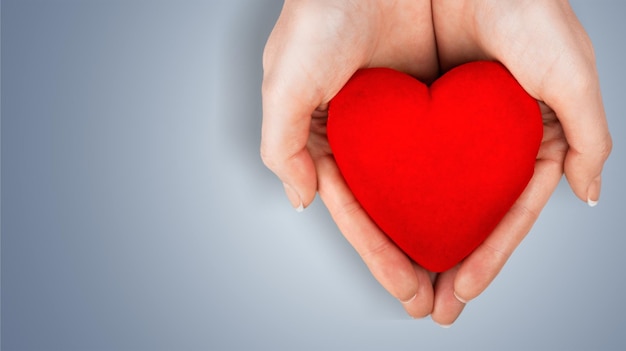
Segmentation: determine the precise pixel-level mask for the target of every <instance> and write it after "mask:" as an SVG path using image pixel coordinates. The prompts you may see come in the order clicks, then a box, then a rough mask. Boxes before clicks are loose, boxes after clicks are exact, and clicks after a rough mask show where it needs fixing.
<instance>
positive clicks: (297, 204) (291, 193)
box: [283, 183, 304, 212]
mask: <svg viewBox="0 0 626 351" xmlns="http://www.w3.org/2000/svg"><path fill="white" fill-rule="evenodd" d="M283 186H284V187H285V193H286V194H287V198H288V199H289V202H291V206H293V208H295V209H296V212H302V211H303V210H304V205H303V204H302V200H301V199H300V195H299V194H298V192H296V190H295V189H294V188H293V187H291V185H289V184H287V183H283Z"/></svg>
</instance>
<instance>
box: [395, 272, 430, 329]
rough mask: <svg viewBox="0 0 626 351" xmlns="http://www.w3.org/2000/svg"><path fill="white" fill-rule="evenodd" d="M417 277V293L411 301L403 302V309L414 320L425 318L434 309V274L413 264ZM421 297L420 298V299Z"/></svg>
mask: <svg viewBox="0 0 626 351" xmlns="http://www.w3.org/2000/svg"><path fill="white" fill-rule="evenodd" d="M412 265H413V269H414V270H415V276H416V277H417V281H418V285H417V293H416V294H415V295H414V297H413V298H412V299H411V300H409V301H402V307H404V310H405V311H406V312H407V313H408V314H409V315H410V316H411V317H413V318H424V317H426V316H428V315H429V314H430V313H431V311H432V309H433V297H434V292H433V282H434V279H433V277H432V273H431V272H428V271H427V270H426V269H424V268H423V267H421V266H420V265H418V264H417V263H415V262H412ZM418 297H419V298H418Z"/></svg>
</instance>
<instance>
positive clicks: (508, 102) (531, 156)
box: [328, 61, 543, 272]
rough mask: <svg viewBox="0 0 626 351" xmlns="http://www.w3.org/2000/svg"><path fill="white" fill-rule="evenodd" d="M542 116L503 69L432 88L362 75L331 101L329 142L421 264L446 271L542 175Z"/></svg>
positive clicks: (380, 221)
mask: <svg viewBox="0 0 626 351" xmlns="http://www.w3.org/2000/svg"><path fill="white" fill-rule="evenodd" d="M542 136H543V123H542V118H541V112H540V110H539V106H538V104H537V102H536V101H535V99H533V98H532V97H531V96H530V95H528V94H527V93H526V92H525V91H524V89H523V88H522V87H521V86H520V85H519V84H518V82H517V81H516V80H515V78H513V76H512V75H511V74H510V73H509V72H508V71H507V70H506V68H504V66H502V65H501V64H499V63H496V62H486V61H481V62H473V63H468V64H465V65H462V66H459V67H457V68H454V69H453V70H451V71H449V72H448V73H446V74H445V75H443V76H442V77H441V78H439V79H438V80H437V81H436V82H435V83H433V84H432V85H431V87H430V88H429V87H427V86H426V85H424V84H423V83H421V82H419V81H418V80H416V79H414V78H412V77H411V76H408V75H406V74H404V73H400V72H397V71H394V70H391V69H387V68H372V69H366V70H360V71H358V72H357V73H356V74H355V75H354V76H353V77H352V78H351V79H350V81H349V82H348V83H347V84H346V85H345V86H344V87H343V89H342V90H341V91H340V92H339V93H338V94H337V96H335V98H334V99H333V100H332V101H331V103H330V107H329V111H328V140H329V142H330V146H331V148H332V150H333V153H334V156H335V160H336V162H337V165H338V166H339V169H340V170H341V173H342V175H343V177H344V178H345V180H346V182H347V183H348V186H349V187H350V189H351V190H352V192H353V193H354V196H355V197H356V198H357V200H358V201H359V203H360V204H361V205H362V206H363V208H364V209H365V210H366V211H367V213H368V214H369V215H370V217H371V218H372V219H373V220H374V221H375V222H376V224H377V225H378V226H379V227H380V228H381V229H382V230H383V231H384V232H385V233H386V234H387V235H388V236H389V237H390V238H391V239H392V240H393V241H394V242H395V243H396V244H397V245H398V246H399V247H400V248H401V249H402V250H404V252H406V253H407V254H408V255H409V256H410V257H411V258H412V259H413V260H414V261H416V262H417V263H419V264H420V265H421V266H423V267H425V268H426V269H428V270H430V271H434V272H443V271H445V270H448V269H450V268H452V267H453V266H454V265H456V264H457V263H459V262H460V261H461V260H463V258H465V257H466V256H467V255H468V254H469V253H471V252H472V251H473V250H474V249H475V248H476V247H477V246H478V245H479V244H480V243H481V242H482V241H483V240H484V239H485V238H486V237H487V236H488V235H489V234H490V233H491V232H492V231H493V229H494V228H495V227H496V225H497V224H498V222H500V221H501V220H502V218H503V216H504V215H505V214H506V212H507V211H508V210H509V209H510V208H511V206H512V205H513V203H514V202H515V201H516V200H517V198H518V197H519V196H520V194H521V193H522V191H523V190H524V188H525V187H526V185H527V184H528V182H529V180H530V178H531V177H532V175H533V171H534V165H535V159H536V157H537V152H538V149H539V146H540V144H541V139H542Z"/></svg>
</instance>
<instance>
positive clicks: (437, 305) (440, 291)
mask: <svg viewBox="0 0 626 351" xmlns="http://www.w3.org/2000/svg"><path fill="white" fill-rule="evenodd" d="M458 270H459V266H458V265H457V266H455V267H453V268H452V269H450V270H447V271H445V272H443V273H441V274H439V276H438V277H437V281H436V282H435V300H434V307H433V312H432V315H431V318H432V319H433V321H434V322H435V323H437V324H439V325H440V326H441V327H443V328H449V327H450V326H452V324H453V323H454V321H456V319H457V318H458V317H459V315H460V314H461V312H463V308H465V303H462V302H461V301H459V300H458V299H457V298H456V297H455V295H454V279H455V277H456V275H457V273H458Z"/></svg>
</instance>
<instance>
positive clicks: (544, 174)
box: [261, 0, 612, 326]
mask: <svg viewBox="0 0 626 351" xmlns="http://www.w3.org/2000/svg"><path fill="white" fill-rule="evenodd" d="M479 59H490V60H498V61H500V62H502V63H503V64H504V65H505V66H506V67H507V68H508V69H509V70H510V71H511V73H512V74H513V75H514V76H515V77H516V78H517V80H518V81H519V82H520V84H521V85H522V87H523V88H524V89H525V90H526V91H527V92H528V93H529V94H530V95H531V96H533V97H534V98H535V99H537V100H538V101H539V104H540V107H541V111H542V114H543V118H544V138H543V141H542V145H541V148H540V150H539V154H538V156H537V162H536V164H535V174H534V176H533V178H532V180H531V181H530V183H529V185H528V187H527V188H526V190H525V191H524V193H523V194H522V195H521V197H520V198H519V199H518V201H517V202H516V203H515V204H514V205H513V207H512V208H511V210H510V211H509V212H508V214H507V215H506V216H505V217H504V219H503V220H502V221H501V222H500V224H499V225H498V226H497V228H496V229H495V230H494V231H493V233H491V234H490V235H489V236H488V238H487V239H486V240H485V241H484V243H483V244H482V245H480V246H479V247H478V248H477V249H476V250H475V251H474V252H473V253H472V254H470V255H469V256H468V257H467V258H466V259H465V260H463V262H461V263H460V264H459V265H457V266H456V267H454V268H452V269H450V270H448V271H446V272H443V273H440V274H434V273H432V272H428V271H426V270H425V269H424V268H422V267H420V266H419V265H418V264H416V263H415V262H412V261H411V260H410V259H409V258H408V257H407V256H406V255H405V254H404V253H403V252H402V251H401V250H400V249H399V248H398V247H397V246H395V245H394V244H393V242H391V241H390V240H389V239H388V238H387V236H386V235H385V234H384V233H383V232H382V231H381V230H380V229H379V228H378V227H377V226H376V224H374V222H372V220H371V219H370V218H369V217H368V216H367V214H366V213H365V212H364V210H363V209H362V208H361V206H360V205H359V204H358V202H357V201H356V200H355V198H354V196H353V195H352V193H351V192H350V190H349V189H348V187H347V185H346V183H345V181H344V180H343V178H342V177H341V174H340V173H339V170H338V168H337V165H336V164H335V161H334V158H333V156H332V152H331V150H330V147H329V146H328V141H327V138H326V129H325V125H326V116H327V115H326V108H327V106H328V103H329V101H330V100H331V99H332V98H333V97H334V95H335V94H336V93H337V92H338V91H339V90H340V89H341V87H343V85H344V84H345V83H346V82H347V80H348V79H349V78H350V77H351V76H352V74H353V73H354V72H355V71H356V70H357V69H359V68H366V67H381V66H382V67H391V68H395V69H397V70H400V71H403V72H406V73H409V74H411V75H413V76H414V77H416V78H417V79H420V80H422V81H424V82H426V83H430V82H432V81H433V80H434V79H436V77H437V76H438V75H439V74H440V73H441V72H445V71H446V70H448V69H450V68H451V67H454V66H456V65H459V64H462V63H465V62H469V61H475V60H479ZM263 67H264V78H263V129H262V142H261V156H262V158H263V161H264V162H265V164H266V165H267V166H268V167H269V168H270V169H271V170H272V171H273V172H274V173H275V174H276V175H277V176H278V178H280V179H281V181H282V182H283V183H284V184H285V191H286V193H287V197H288V199H289V201H290V202H291V204H292V205H293V206H294V208H296V209H302V208H305V207H306V206H308V205H309V204H310V203H311V202H312V201H313V198H314V197H315V194H316V192H317V193H319V194H320V197H321V199H322V200H323V201H324V203H325V205H326V207H327V208H328V210H329V212H330V214H331V216H332V217H333V219H334V221H335V222H336V223H337V226H338V227H339V229H340V230H341V232H342V233H343V235H344V236H345V237H346V239H347V240H348V241H349V242H350V244H352V246H353V247H354V248H355V250H356V251H357V252H358V253H359V254H360V255H361V257H362V258H363V260H364V262H365V263H366V265H367V266H368V268H369V269H370V271H371V272H372V274H373V275H374V277H376V279H377V280H378V281H379V282H380V283H381V284H382V286H383V287H384V288H385V289H387V291H389V293H390V294H391V295H393V296H394V297H396V298H397V299H398V300H400V301H401V303H402V305H403V307H404V308H405V309H406V311H407V313H408V314H409V315H411V316H412V317H414V318H420V317H425V316H428V315H431V318H432V319H433V321H435V322H436V323H438V324H440V325H442V326H449V325H451V324H452V323H454V321H455V320H456V319H457V317H458V316H459V315H460V313H461V312H462V310H463V308H464V306H465V304H466V303H467V302H468V301H470V300H472V299H474V298H475V297H477V296H478V295H479V294H480V293H482V292H483V291H484V290H485V289H486V288H487V286H488V285H489V284H490V283H491V282H492V281H493V279H494V278H495V277H496V276H497V274H498V273H499V272H500V270H501V269H502V267H503V266H504V264H505V263H506V261H507V259H508V258H509V257H510V255H511V254H512V253H513V251H514V250H515V248H516V247H517V246H518V245H519V243H520V242H521V241H522V240H523V238H524V237H525V235H526V234H527V233H528V232H529V231H530V229H531V227H532V225H533V223H534V222H535V220H536V219H537V217H538V215H539V213H540V212H541V210H542V208H543V207H544V205H545V204H546V202H547V201H548V199H549V197H550V195H551V194H552V192H553V191H554V189H555V188H556V186H557V184H558V182H559V180H560V178H561V176H562V175H563V174H565V176H566V177H567V180H568V181H569V184H570V186H571V188H572V190H573V191H574V193H575V194H576V195H577V196H578V197H579V198H580V199H581V200H583V201H586V202H587V203H589V204H590V205H595V204H597V201H598V199H599V197H600V185H601V172H602V167H603V165H604V162H605V161H606V159H607V157H608V156H609V154H610V151H611V147H612V142H611V137H610V134H609V130H608V126H607V122H606V118H605V113H604V109H603V104H602V98H601V95H600V89H599V82H598V76H597V71H596V67H595V58H594V53H593V48H592V45H591V42H590V40H589V38H588V37H587V35H586V33H585V31H584V29H583V28H582V26H581V25H580V23H579V22H578V20H577V19H576V16H575V15H574V13H573V11H572V10H571V8H570V6H569V4H568V3H567V2H566V1H560V0H553V1H541V2H539V1H526V0H505V1H502V0H474V1H463V0H458V1H432V4H431V1H430V0H397V1H390V0H359V1H348V0H287V1H285V4H284V7H283V11H282V12H281V15H280V17H279V19H278V21H277V23H276V26H275V27H274V30H273V31H272V34H271V35H270V37H269V39H268V42H267V45H266V48H265V52H264V57H263Z"/></svg>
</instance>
